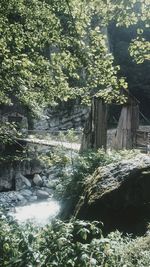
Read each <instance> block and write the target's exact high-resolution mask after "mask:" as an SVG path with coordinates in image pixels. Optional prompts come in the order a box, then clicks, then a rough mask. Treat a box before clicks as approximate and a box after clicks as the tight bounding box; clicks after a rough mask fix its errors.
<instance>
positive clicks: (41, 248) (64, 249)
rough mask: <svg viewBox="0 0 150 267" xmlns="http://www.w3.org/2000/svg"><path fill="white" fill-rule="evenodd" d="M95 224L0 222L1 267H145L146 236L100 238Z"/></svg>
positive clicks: (149, 258) (148, 260) (149, 262)
mask: <svg viewBox="0 0 150 267" xmlns="http://www.w3.org/2000/svg"><path fill="white" fill-rule="evenodd" d="M101 228H102V225H101V223H99V222H96V221H93V222H87V221H79V220H74V219H73V220H72V221H70V222H67V223H65V222H62V221H59V220H55V221H53V222H52V223H51V224H49V225H47V226H45V227H44V228H37V227H36V226H35V225H32V224H26V225H23V226H19V225H18V224H17V223H16V222H14V221H12V220H10V219H8V218H7V217H5V216H2V217H1V220H0V266H2V267H55V266H57V267H92V266H95V267H134V266H136V267H149V266H150V253H149V250H150V235H149V233H148V234H147V235H146V236H144V237H138V238H135V239H132V238H131V236H126V237H124V236H122V234H121V233H120V232H118V231H116V232H112V233H110V234H109V235H108V236H107V237H103V235H102V231H101Z"/></svg>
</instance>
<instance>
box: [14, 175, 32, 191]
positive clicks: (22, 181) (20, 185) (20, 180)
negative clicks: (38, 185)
mask: <svg viewBox="0 0 150 267" xmlns="http://www.w3.org/2000/svg"><path fill="white" fill-rule="evenodd" d="M30 187H31V183H30V181H29V180H28V179H27V178H26V177H25V176H24V175H22V174H21V173H18V174H17V175H16V177H15V188H16V190H21V189H24V188H30Z"/></svg>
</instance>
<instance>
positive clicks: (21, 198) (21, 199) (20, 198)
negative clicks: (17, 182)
mask: <svg viewBox="0 0 150 267" xmlns="http://www.w3.org/2000/svg"><path fill="white" fill-rule="evenodd" d="M17 199H18V200H19V201H24V200H25V198H24V196H23V195H21V194H19V193H18V194H17Z"/></svg>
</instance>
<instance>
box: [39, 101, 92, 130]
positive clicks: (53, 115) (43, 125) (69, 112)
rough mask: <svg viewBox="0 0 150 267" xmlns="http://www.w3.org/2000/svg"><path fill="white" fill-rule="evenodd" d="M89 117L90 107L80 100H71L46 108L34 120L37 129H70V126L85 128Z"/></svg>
mask: <svg viewBox="0 0 150 267" xmlns="http://www.w3.org/2000/svg"><path fill="white" fill-rule="evenodd" d="M87 117H88V108H87V107H83V106H82V105H81V104H80V102H78V101H73V100H70V101H68V102H61V103H60V104H59V105H58V106H56V107H49V108H47V109H45V111H44V114H43V116H42V117H41V118H40V119H37V120H34V129H35V130H51V131H54V132H55V131H59V130H68V129H70V128H74V129H79V128H83V126H84V123H85V121H86V119H87Z"/></svg>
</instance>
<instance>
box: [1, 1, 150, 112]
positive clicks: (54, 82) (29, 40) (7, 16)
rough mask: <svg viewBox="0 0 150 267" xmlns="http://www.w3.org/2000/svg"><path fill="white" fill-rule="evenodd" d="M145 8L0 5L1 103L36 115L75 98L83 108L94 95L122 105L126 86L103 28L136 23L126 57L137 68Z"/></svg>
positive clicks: (144, 45) (145, 46)
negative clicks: (26, 108)
mask: <svg viewBox="0 0 150 267" xmlns="http://www.w3.org/2000/svg"><path fill="white" fill-rule="evenodd" d="M149 6H150V4H149V1H147V0H132V1H121V0H118V1H103V0H101V1H98V0H92V1H90V0H84V1H79V0H66V1H62V0H61V1H57V0H47V1H41V0H32V1H30V0H19V1H18V0H8V1H5V0H1V3H0V65H1V70H0V87H1V90H0V103H1V104H2V103H7V104H11V103H13V101H14V100H15V99H17V100H18V101H19V102H21V103H22V104H24V105H27V106H29V107H30V108H31V109H34V110H35V109H36V108H37V107H38V106H45V105H47V104H50V103H51V104H54V103H55V102H56V101H57V99H61V100H62V99H63V100H67V99H68V98H71V97H76V96H77V95H79V96H81V97H82V98H83V99H84V101H85V102H86V101H89V99H90V97H91V96H92V95H94V94H98V95H99V92H100V94H101V95H102V96H103V97H104V98H105V99H106V100H107V102H111V101H112V99H114V98H115V99H116V101H123V99H120V96H119V89H120V88H122V87H124V88H127V87H128V85H127V83H126V81H125V79H124V77H119V75H118V70H119V66H115V64H114V57H113V55H112V54H111V53H110V50H109V41H108V34H107V26H108V25H109V24H110V23H112V22H113V23H115V24H116V25H117V26H118V27H119V26H126V27H130V26H131V25H135V24H137V23H140V25H141V27H139V29H138V31H137V37H136V38H134V40H132V42H131V45H130V54H131V56H133V57H134V59H135V60H136V61H137V63H142V62H143V61H144V60H149V59H150V56H149V55H150V54H149V52H150V43H149V41H148V40H146V39H145V37H143V29H144V28H146V29H148V28H149V18H150V12H149V10H150V9H149ZM106 88H107V90H103V91H102V89H106ZM110 88H111V89H110ZM112 89H113V90H112ZM101 92H102V93H101ZM108 92H109V93H108Z"/></svg>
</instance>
